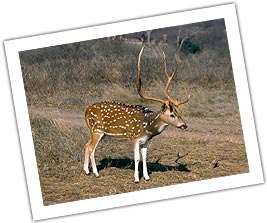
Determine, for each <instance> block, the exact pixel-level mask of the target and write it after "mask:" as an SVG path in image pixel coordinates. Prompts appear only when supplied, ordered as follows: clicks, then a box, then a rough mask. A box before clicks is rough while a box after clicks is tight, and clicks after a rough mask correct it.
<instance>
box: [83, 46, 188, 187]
mask: <svg viewBox="0 0 267 223" xmlns="http://www.w3.org/2000/svg"><path fill="white" fill-rule="evenodd" d="M143 51H144V47H143V48H142V49H141V51H140V53H139V57H138V64H137V82H136V86H137V91H138V94H139V95H140V96H141V97H142V98H143V99H146V100H151V101H154V102H159V103H161V104H162V107H161V109H160V110H159V111H157V112H155V111H152V110H150V109H149V108H147V107H143V106H140V105H126V104H122V103H118V102H100V103H95V104H93V105H89V106H88V107H87V108H86V111H85V121H86V124H87V126H88V128H89V131H90V134H91V138H90V140H89V142H88V143H87V144H86V145H85V159H84V167H83V169H84V171H85V173H86V174H89V158H90V160H91V165H92V169H93V173H94V175H95V176H96V177H98V176H99V174H98V171H97V167H96V162H95V157H94V154H95V149H96V147H97V145H98V143H99V142H100V140H101V139H102V138H103V137H104V136H105V135H108V136H112V137H115V138H125V139H129V140H130V141H131V142H132V145H133V148H134V163H135V170H134V180H135V182H139V172H138V165H139V161H140V151H141V155H142V161H143V177H144V179H145V180H149V175H148V172H147V163H146V158H147V144H148V141H149V140H151V139H152V138H153V137H154V136H156V135H159V134H161V133H162V131H163V130H164V129H165V128H166V127H167V126H168V125H173V126H175V127H177V128H180V129H186V128H187V125H186V123H185V121H184V120H183V119H182V117H181V116H180V115H179V113H178V107H179V106H180V105H182V104H185V103H187V102H188V101H189V98H190V95H189V97H188V99H186V100H176V99H173V98H171V97H170V96H169V94H168V90H169V87H170V82H171V80H172V79H173V77H174V75H175V73H176V71H177V63H175V68H174V70H173V72H172V73H171V75H169V74H168V72H167V62H166V57H165V54H164V53H163V56H164V70H165V75H166V80H167V81H166V86H165V89H164V96H165V98H166V99H165V100H163V99H159V98H155V97H152V96H147V95H144V94H143V93H142V91H141V77H140V76H141V59H142V54H143Z"/></svg>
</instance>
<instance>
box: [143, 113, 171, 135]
mask: <svg viewBox="0 0 267 223" xmlns="http://www.w3.org/2000/svg"><path fill="white" fill-rule="evenodd" d="M144 123H145V124H144V128H145V131H146V133H147V134H148V135H149V138H152V137H154V136H156V135H159V134H160V133H161V132H162V131H163V130H164V129H165V128H166V127H167V126H168V124H167V123H166V122H164V121H163V120H162V119H161V111H159V112H153V113H151V114H149V115H148V116H147V117H145V121H144Z"/></svg>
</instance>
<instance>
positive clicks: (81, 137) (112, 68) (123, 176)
mask: <svg viewBox="0 0 267 223" xmlns="http://www.w3.org/2000/svg"><path fill="white" fill-rule="evenodd" d="M85 46H86V47H88V49H89V50H88V52H89V53H88V54H86V55H87V56H86V58H85V57H77V58H76V57H74V56H72V57H71V58H61V59H60V58H54V59H53V60H45V61H38V60H36V61H35V62H25V60H23V57H21V58H22V60H21V64H22V71H23V78H24V84H25V92H26V97H27V102H28V108H29V115H30V120H31V126H32V134H33V139H34V146H35V152H36V159H37V164H38V170H39V178H40V182H41V189H42V195H43V202H44V205H51V204H57V203H63V202H69V201H76V200H80V199H89V198H93V197H100V196H108V195H111V194H118V193H125V192H130V191H137V190H142V189H148V188H155V187H163V186H167V185H174V184H179V183H185V182H191V181H196V180H205V179H210V178H215V177H223V176H229V175H233V174H240V173H246V172H248V171H249V168H248V163H247V158H246V151H245V145H244V140H243V133H242V126H241V122H240V117H239V110H238V103H237V99H236V92H235V85H234V79H233V74H232V70H231V61H230V56H229V53H228V51H227V50H225V49H224V50H222V49H220V50H217V51H211V50H203V51H202V52H201V53H199V54H197V55H188V56H186V57H185V58H184V60H183V62H182V64H181V65H180V67H179V70H178V73H177V77H176V78H175V80H174V81H173V82H172V84H171V87H170V94H171V95H172V96H176V95H177V96H179V98H186V97H187V95H188V94H191V99H190V102H189V103H188V104H186V105H184V106H183V108H181V113H182V116H183V117H184V119H185V120H187V124H188V127H189V128H188V130H187V131H182V130H178V129H175V128H173V127H168V128H167V129H166V131H164V132H163V133H162V134H161V135H159V136H157V137H155V138H154V139H152V140H151V141H150V143H149V146H148V148H149V149H148V158H147V160H148V170H149V174H150V178H151V180H150V181H148V182H145V181H144V180H141V181H140V183H139V184H135V183H134V179H133V172H134V161H133V149H132V148H131V144H130V143H129V142H128V141H126V140H115V139H112V138H108V137H107V138H105V139H104V140H103V141H101V142H100V144H99V145H98V147H97V151H96V161H97V165H98V170H99V174H100V177H99V178H95V177H94V176H93V175H89V176H86V175H85V174H84V173H83V170H82V166H83V155H84V145H85V143H86V142H87V141H88V140H89V138H90V136H89V132H88V129H87V127H86V124H85V122H84V110H85V108H86V106H87V105H88V104H92V103H94V102H97V101H102V100H111V101H113V100H116V101H120V102H125V103H130V104H143V105H145V106H148V107H150V108H151V109H154V110H158V109H160V105H158V104H157V103H151V102H146V101H143V100H141V99H140V97H139V96H138V94H137V93H136V89H135V75H136V63H137V55H138V51H139V50H140V46H132V45H129V44H128V45H127V44H124V43H122V42H114V43H110V42H109V43H108V42H103V41H102V42H101V41H94V42H90V44H87V45H84V48H83V49H86V48H85ZM68 47H69V46H68ZM65 49H66V48H65ZM68 49H69V48H68ZM162 50H165V51H166V52H168V53H167V56H168V58H169V61H170V63H169V67H170V68H169V69H170V70H171V67H172V62H171V58H172V57H171V55H173V54H172V52H173V48H171V47H170V46H155V47H152V48H151V49H149V48H147V49H146V52H145V54H144V59H143V63H142V66H143V73H142V75H143V76H142V77H143V82H144V90H145V92H146V93H147V94H150V95H153V96H156V97H162V92H163V89H164V82H165V80H164V73H163V62H162V53H161V51H162ZM56 52H58V49H57V51H56ZM31 53H32V52H31ZM73 55H74V54H73ZM141 166H142V165H141V164H140V167H141ZM140 173H142V171H140Z"/></svg>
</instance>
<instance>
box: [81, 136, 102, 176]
mask: <svg viewBox="0 0 267 223" xmlns="http://www.w3.org/2000/svg"><path fill="white" fill-rule="evenodd" d="M103 136H104V133H97V134H95V133H93V134H91V139H90V140H89V141H88V143H86V145H85V154H84V165H83V170H84V172H85V174H87V175H88V174H89V158H90V160H91V165H92V169H93V173H94V174H95V176H96V177H98V176H99V174H98V171H97V167H96V163H95V149H96V147H97V145H98V143H99V141H100V140H101V139H102V137H103Z"/></svg>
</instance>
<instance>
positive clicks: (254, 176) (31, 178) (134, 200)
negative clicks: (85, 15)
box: [4, 4, 264, 220]
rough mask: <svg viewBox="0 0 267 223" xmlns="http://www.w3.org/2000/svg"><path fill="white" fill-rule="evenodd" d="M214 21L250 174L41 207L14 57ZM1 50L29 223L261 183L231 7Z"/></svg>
mask: <svg viewBox="0 0 267 223" xmlns="http://www.w3.org/2000/svg"><path fill="white" fill-rule="evenodd" d="M215 19H224V21H225V25H226V30H227V37H228V44H229V49H230V54H231V60H232V67H233V73H234V79H235V85H236V91H237V97H238V104H239V111H240V115H241V122H242V129H243V134H244V140H245V146H246V153H247V158H248V163H249V173H244V174H238V175H232V176H226V177H221V178H214V179H209V180H202V181H196V182H190V183H183V184H178V185H172V186H166V187H163V188H162V187H161V188H154V189H148V190H141V191H136V192H130V193H124V194H118V195H111V196H106V197H99V198H92V199H88V200H81V201H74V202H68V203H63V204H56V205H50V206H44V205H43V200H42V193H41V187H40V182H39V176H38V169H37V162H36V158H35V150H34V145H33V139H32V132H31V126H30V120H29V115H28V108H27V102H26V97H25V91H24V85H23V79H22V72H21V67H20V60H19V52H20V51H24V50H30V49H36V48H43V47H49V46H54V45H62V44H67V43H73V42H80V41H86V40H90V39H98V38H103V37H107V36H116V35H120V34H127V33H133V32H139V31H143V30H151V29H159V28H165V27H171V26H178V25H185V24H190V23H196V22H202V21H208V20H215ZM4 44H5V50H6V57H7V62H8V68H9V75H10V82H11V87H12V94H13V101H14V105H15V111H16V118H17V126H18V130H19V135H20V144H21V149H22V155H23V161H24V167H25V173H26V180H27V185H28V192H29V197H30V203H31V209H32V216H33V219H34V220H41V219H46V218H52V217H59V216H65V215H71V214H77V213H83V212H89V211H95V210H103V209H108V208H113V207H120V206H126V205H132V204H139V203H144V202H150V201H157V200H162V199H169V198H175V197H181V196H186V195H193V194H199V193H205V192H211V191H217V190H224V189H229V188H236V187H241V186H248V185H253V184H259V183H263V182H264V179H263V173H262V167H261V161H260V155H259V147H258V142H257V135H256V131H255V124H254V118H253V112H252V107H251V99H250V93H249V87H248V81H247V75H246V70H245V63H244V58H243V52H242V45H241V39H240V34H239V28H238V20H237V15H236V9H235V4H227V5H222V6H215V7H209V8H203V9H197V10H192V11H186V12H179V13H172V14H166V15H161V16H154V17H148V18H143V19H136V20H131V21H125V22H117V23H112V24H107V25H100V26H95V27H89V28H82V29H76V30H71V31H64V32H57V33H53V34H46V35H40V36H34V37H27V38H21V39H16V40H9V41H5V43H4Z"/></svg>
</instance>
